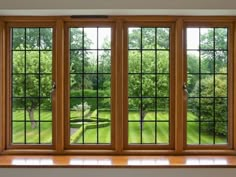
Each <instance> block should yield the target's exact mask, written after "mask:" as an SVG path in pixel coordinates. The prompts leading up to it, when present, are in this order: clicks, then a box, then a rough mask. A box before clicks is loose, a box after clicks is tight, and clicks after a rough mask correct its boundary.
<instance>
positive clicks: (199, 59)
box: [184, 23, 233, 148]
mask: <svg viewBox="0 0 236 177" xmlns="http://www.w3.org/2000/svg"><path fill="white" fill-rule="evenodd" d="M185 32H186V41H185V42H186V82H185V83H187V84H186V85H184V87H185V88H184V89H185V91H186V92H188V93H187V94H188V99H187V103H186V111H187V112H186V113H187V114H186V115H187V116H186V122H187V123H186V127H185V128H186V132H187V137H186V144H187V146H188V148H207V147H208V148H213V147H214V148H231V147H232V138H233V136H232V126H233V117H232V116H233V115H232V100H233V96H232V95H233V94H232V86H233V85H232V83H233V80H232V78H233V77H232V76H233V72H232V67H233V61H232V37H231V36H232V25H230V24H218V23H217V24H211V25H207V24H205V23H202V24H201V23H200V24H192V23H189V24H187V26H186V28H185ZM192 132H195V133H194V134H193V133H192Z"/></svg>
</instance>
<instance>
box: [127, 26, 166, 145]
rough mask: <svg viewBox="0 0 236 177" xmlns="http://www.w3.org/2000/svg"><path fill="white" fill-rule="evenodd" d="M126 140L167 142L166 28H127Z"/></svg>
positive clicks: (144, 142)
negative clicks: (127, 108) (127, 101)
mask: <svg viewBox="0 0 236 177" xmlns="http://www.w3.org/2000/svg"><path fill="white" fill-rule="evenodd" d="M128 31H129V34H128V35H129V36H128V41H129V50H128V70H129V74H128V88H129V89H128V97H129V114H128V144H169V132H170V129H169V98H170V94H169V63H170V61H169V60H170V58H169V54H170V51H169V49H170V46H169V41H170V37H169V33H170V29H169V28H155V27H150V28H143V27H140V28H128Z"/></svg>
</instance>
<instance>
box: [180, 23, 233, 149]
mask: <svg viewBox="0 0 236 177" xmlns="http://www.w3.org/2000/svg"><path fill="white" fill-rule="evenodd" d="M187 27H228V28H229V33H228V50H229V54H228V127H229V128H228V143H227V144H226V145H205V144H203V145H188V144H187V125H186V122H187V103H186V101H185V103H184V109H183V110H184V119H185V121H184V122H185V126H183V127H184V136H185V139H184V141H185V142H184V145H185V147H184V149H186V150H194V149H196V150H206V151H207V150H209V149H215V150H227V149H228V150H231V149H232V148H233V137H234V135H233V130H234V129H235V126H234V125H233V122H234V121H233V119H234V117H233V106H234V105H233V100H232V99H233V84H234V82H233V74H234V72H233V71H234V70H233V52H234V51H233V50H232V49H233V41H234V39H233V37H232V36H233V23H232V21H224V20H217V22H215V21H214V20H213V21H209V20H203V21H201V20H199V21H194V22H193V21H191V20H189V21H187V22H185V23H184V32H185V33H184V38H183V39H184V40H183V43H184V51H185V52H184V69H183V71H184V73H185V74H184V82H186V83H187V55H186V48H187V47H186V28H187ZM231 39H233V40H231Z"/></svg>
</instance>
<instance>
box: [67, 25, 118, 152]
mask: <svg viewBox="0 0 236 177" xmlns="http://www.w3.org/2000/svg"><path fill="white" fill-rule="evenodd" d="M113 26H114V25H113V24H112V23H104V24H97V25H95V24H93V23H86V24H84V25H80V23H68V24H67V25H66V38H65V39H66V41H65V42H66V44H67V47H66V52H65V53H66V58H67V60H66V61H67V63H66V65H65V67H66V68H65V70H66V79H65V80H66V86H67V88H66V92H65V99H66V102H65V103H66V107H65V115H66V116H65V117H66V121H67V126H66V127H65V130H66V131H65V132H66V136H67V137H69V138H68V139H66V141H65V142H66V146H67V147H68V148H72V149H80V148H82V149H83V148H86V149H94V148H95V149H98V148H100V149H101V147H102V148H104V149H109V148H111V147H112V145H113V143H112V142H114V140H113V139H112V137H114V128H113V127H114V121H113V120H114V114H113V106H112V105H113V104H112V102H114V100H113V99H112V95H114V94H113V93H114V91H113V86H112V76H113V74H114V71H113V70H112V61H113V60H114V57H112V56H113V50H114V49H112V46H114V45H113V43H114V37H113V36H114V35H113V33H114V28H113Z"/></svg>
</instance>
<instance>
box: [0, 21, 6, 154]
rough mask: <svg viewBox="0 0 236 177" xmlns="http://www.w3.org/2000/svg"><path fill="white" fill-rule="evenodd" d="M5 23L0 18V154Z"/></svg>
mask: <svg viewBox="0 0 236 177" xmlns="http://www.w3.org/2000/svg"><path fill="white" fill-rule="evenodd" d="M5 82H6V79H5V23H4V22H3V21H2V20H1V19H0V134H1V136H0V154H1V152H2V151H3V150H4V149H5V142H6V141H5Z"/></svg>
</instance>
